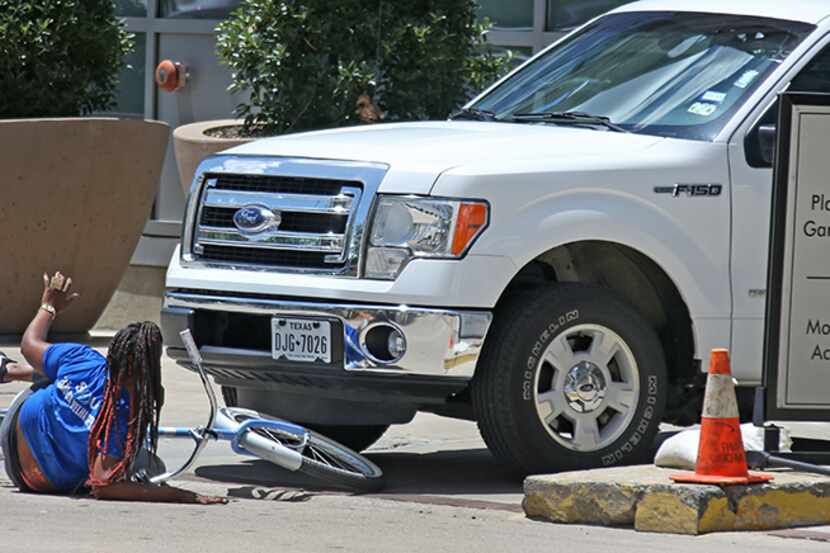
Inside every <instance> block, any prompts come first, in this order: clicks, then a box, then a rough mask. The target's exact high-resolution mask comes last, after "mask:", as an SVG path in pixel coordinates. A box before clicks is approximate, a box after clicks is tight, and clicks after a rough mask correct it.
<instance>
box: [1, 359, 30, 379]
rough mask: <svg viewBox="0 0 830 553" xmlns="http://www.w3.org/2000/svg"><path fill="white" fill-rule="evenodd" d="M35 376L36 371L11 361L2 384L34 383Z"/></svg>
mask: <svg viewBox="0 0 830 553" xmlns="http://www.w3.org/2000/svg"><path fill="white" fill-rule="evenodd" d="M34 376H35V370H34V369H33V368H32V367H30V366H29V365H26V364H24V363H16V362H14V361H11V362H9V363H8V364H7V365H6V374H5V375H4V378H3V379H2V381H0V384H5V383H6V382H32V381H33V380H34Z"/></svg>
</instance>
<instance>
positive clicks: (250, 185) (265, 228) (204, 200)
mask: <svg viewBox="0 0 830 553" xmlns="http://www.w3.org/2000/svg"><path fill="white" fill-rule="evenodd" d="M362 193H363V188H362V183H361V182H359V181H350V180H335V179H321V178H311V177H295V176H279V175H257V174H254V175H247V174H228V173H220V174H210V173H207V174H205V176H204V187H203V189H202V192H201V196H200V203H199V209H198V212H197V215H196V226H195V229H194V233H193V255H194V258H195V259H197V260H202V261H206V262H211V263H218V264H228V265H247V266H254V267H263V266H268V267H273V268H276V269H279V268H284V269H288V270H309V271H314V272H321V273H322V272H331V273H337V272H338V271H341V272H342V270H344V268H346V266H347V262H349V261H350V259H352V260H353V259H354V258H355V256H356V255H357V252H351V251H350V249H351V240H350V232H351V226H352V220H353V218H354V217H353V216H354V215H355V213H356V212H357V210H358V208H359V206H360V200H361V196H362ZM243 208H253V210H254V214H255V216H256V217H255V218H254V222H256V221H258V220H259V219H262V220H263V221H265V222H264V223H263V225H262V228H258V227H257V228H247V227H245V226H244V225H242V224H240V225H239V226H238V225H237V223H236V222H235V221H234V216H235V214H236V213H237V212H238V211H240V210H241V209H243ZM256 210H259V211H256ZM263 214H264V215H263ZM266 216H267V218H266ZM350 256H351V257H350Z"/></svg>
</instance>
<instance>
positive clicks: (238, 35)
mask: <svg viewBox="0 0 830 553" xmlns="http://www.w3.org/2000/svg"><path fill="white" fill-rule="evenodd" d="M475 6H476V3H475V1H474V0H417V1H406V2H400V1H392V0H371V1H367V0H337V1H336V2H333V1H331V0H283V1H280V0H243V2H242V4H241V5H240V7H239V8H238V9H237V10H236V11H235V12H234V13H233V14H232V16H231V18H230V19H228V20H226V21H225V22H223V23H222V24H221V25H220V26H219V37H218V48H217V51H218V54H219V58H220V60H221V61H222V63H224V64H225V65H227V66H228V67H229V68H230V69H231V71H232V74H233V84H232V85H231V87H230V90H231V92H247V93H250V101H248V102H245V103H243V104H241V105H239V106H238V107H237V109H236V114H237V116H239V117H244V118H245V124H246V128H245V131H246V132H247V133H249V134H260V133H261V134H281V133H286V132H294V131H301V130H309V129H319V128H326V127H334V126H341V125H348V124H353V123H355V122H356V119H357V118H356V114H355V103H356V100H357V98H358V96H360V95H361V94H363V93H365V92H366V91H370V90H371V91H373V92H374V99H375V102H376V103H378V104H379V107H380V108H381V110H382V111H384V112H385V114H386V117H385V119H386V120H387V121H389V120H394V121H410V120H421V119H441V118H445V117H446V116H447V115H448V114H449V113H450V112H451V111H453V110H454V109H456V108H457V107H459V106H460V105H461V104H463V103H464V102H465V101H466V100H467V98H468V97H469V95H470V94H472V93H473V92H475V91H478V90H480V89H481V88H483V87H484V86H485V85H486V84H488V83H489V82H491V81H492V80H494V79H495V78H496V77H497V76H499V75H500V73H501V72H503V71H504V70H505V69H506V67H507V61H508V60H507V59H506V58H505V57H503V56H496V55H493V54H491V53H489V52H488V51H487V50H486V48H485V38H484V33H485V31H486V30H487V25H488V24H487V23H486V22H484V23H482V22H477V21H476V17H475Z"/></svg>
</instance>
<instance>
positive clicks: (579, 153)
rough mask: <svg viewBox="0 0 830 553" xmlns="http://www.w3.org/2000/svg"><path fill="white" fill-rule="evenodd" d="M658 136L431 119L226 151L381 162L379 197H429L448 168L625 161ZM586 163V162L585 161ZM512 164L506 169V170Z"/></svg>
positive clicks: (260, 142)
mask: <svg viewBox="0 0 830 553" xmlns="http://www.w3.org/2000/svg"><path fill="white" fill-rule="evenodd" d="M661 140H662V138H660V137H655V136H647V135H637V134H625V133H615V132H606V131H603V130H594V129H589V128H582V127H565V126H556V125H547V124H514V123H487V122H478V121H435V122H425V123H396V124H392V123H390V124H380V125H369V126H360V127H350V128H343V129H333V130H326V131H316V132H308V133H299V134H292V135H285V136H280V137H276V138H266V139H263V140H257V141H255V142H251V143H248V144H244V145H242V146H238V147H235V148H233V149H231V150H228V151H226V152H224V153H225V154H239V155H257V156H280V157H301V158H315V159H332V160H343V161H361V162H375V163H382V164H385V165H387V166H388V167H389V172H388V173H387V175H386V178H385V179H384V181H383V184H382V185H381V191H383V192H398V193H410V194H412V193H415V194H425V193H428V192H429V191H430V190H431V188H432V186H433V185H434V183H435V181H436V179H437V178H438V176H439V175H440V174H441V173H442V172H444V171H446V170H448V169H452V168H458V167H464V168H467V169H474V168H475V166H476V165H478V164H481V165H484V164H486V165H487V166H488V168H489V170H491V171H492V170H493V169H494V167H493V165H494V164H496V165H498V164H499V162H501V161H503V163H504V164H505V169H508V168H509V169H510V170H515V168H516V167H517V164H521V163H522V162H523V161H525V162H530V161H534V162H538V161H542V160H545V161H548V162H553V163H554V164H556V161H559V160H561V162H562V164H563V165H566V164H567V163H568V162H569V161H570V160H574V159H575V158H586V157H589V158H590V157H595V158H598V159H603V160H604V164H607V163H608V161H609V156H610V157H619V158H620V159H625V158H626V156H628V155H630V154H631V152H632V151H640V150H644V149H646V148H648V147H650V146H652V145H654V144H655V143H657V142H659V141H661ZM583 161H584V159H583ZM508 166H509V167H508Z"/></svg>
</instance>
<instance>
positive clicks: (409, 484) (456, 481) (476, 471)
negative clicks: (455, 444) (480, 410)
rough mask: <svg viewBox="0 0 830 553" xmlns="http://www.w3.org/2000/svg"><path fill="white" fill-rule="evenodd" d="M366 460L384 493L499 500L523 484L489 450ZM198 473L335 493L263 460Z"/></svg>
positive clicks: (210, 477) (398, 454)
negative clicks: (377, 472)
mask: <svg viewBox="0 0 830 553" xmlns="http://www.w3.org/2000/svg"><path fill="white" fill-rule="evenodd" d="M367 457H369V458H370V459H371V460H372V461H374V462H375V463H377V464H378V465H379V466H380V467H381V468H382V469H383V472H384V475H385V479H386V486H385V488H384V489H383V491H382V492H381V493H383V494H387V493H393V494H398V495H403V494H443V495H456V494H475V495H479V494H482V495H483V494H486V495H499V494H519V493H521V492H522V479H521V478H520V477H519V476H517V475H515V474H512V473H511V472H510V471H508V470H506V469H505V468H504V467H503V466H501V465H499V464H498V463H497V462H496V461H495V459H493V457H492V456H491V455H490V453H489V452H488V451H487V450H486V449H471V450H456V451H441V452H433V453H404V452H397V451H396V452H388V453H387V452H378V453H371V452H370V453H368V454H367ZM195 474H196V476H198V477H199V478H204V479H207V480H213V481H217V482H225V483H239V484H250V485H254V486H268V487H271V488H281V487H284V488H302V489H306V490H328V489H331V488H329V487H328V486H326V485H325V483H320V482H319V481H317V480H314V479H311V478H308V477H305V476H304V475H302V474H298V473H292V472H289V471H286V470H284V469H281V468H280V467H277V466H275V465H273V464H271V463H268V462H265V461H260V460H246V461H244V462H242V463H234V464H223V465H203V466H200V467H198V468H197V469H196V471H195Z"/></svg>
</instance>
